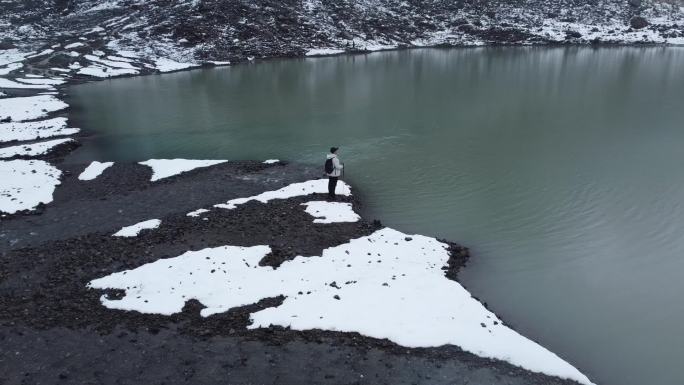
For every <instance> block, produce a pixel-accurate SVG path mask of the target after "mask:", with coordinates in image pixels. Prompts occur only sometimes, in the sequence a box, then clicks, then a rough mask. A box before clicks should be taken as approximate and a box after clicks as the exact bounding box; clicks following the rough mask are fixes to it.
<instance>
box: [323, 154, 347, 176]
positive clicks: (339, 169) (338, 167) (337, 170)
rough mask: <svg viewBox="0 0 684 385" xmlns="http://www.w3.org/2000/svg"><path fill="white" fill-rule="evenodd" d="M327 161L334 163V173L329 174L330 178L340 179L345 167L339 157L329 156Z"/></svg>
mask: <svg viewBox="0 0 684 385" xmlns="http://www.w3.org/2000/svg"><path fill="white" fill-rule="evenodd" d="M326 159H332V161H333V172H331V173H329V174H328V176H336V177H339V176H340V175H342V169H343V168H344V165H343V164H342V162H340V160H339V159H338V158H337V155H335V154H328V156H327V158H326Z"/></svg>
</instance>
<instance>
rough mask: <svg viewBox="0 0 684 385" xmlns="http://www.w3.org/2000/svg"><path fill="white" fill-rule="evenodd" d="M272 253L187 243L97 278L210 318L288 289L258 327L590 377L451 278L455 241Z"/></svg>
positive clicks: (132, 299)
mask: <svg viewBox="0 0 684 385" xmlns="http://www.w3.org/2000/svg"><path fill="white" fill-rule="evenodd" d="M269 252H270V248H269V247H268V246H267V245H263V246H254V247H236V246H221V247H215V248H207V249H203V250H200V251H188V252H186V253H184V254H182V255H180V256H178V257H175V258H169V259H161V260H158V261H156V262H152V263H149V264H146V265H143V266H141V267H139V268H137V269H133V270H127V271H122V272H119V273H114V274H111V275H109V276H106V277H103V278H100V279H95V280H93V281H91V282H90V284H89V286H90V287H91V288H95V289H121V290H124V291H125V292H126V295H125V296H124V297H123V298H121V299H109V298H108V297H107V296H103V297H102V298H101V301H102V304H103V305H105V306H107V307H109V308H112V309H121V310H133V311H138V312H142V313H157V314H164V315H170V314H174V313H178V312H180V311H181V309H182V308H183V306H184V304H185V302H186V301H188V300H190V299H196V300H198V301H200V302H201V303H202V304H203V305H204V306H206V308H204V309H203V310H202V315H203V316H204V317H208V316H211V315H212V314H216V313H222V312H226V311H228V310H230V309H232V308H234V307H238V306H244V305H249V304H252V303H255V302H258V301H260V300H262V299H265V298H272V297H277V296H280V295H283V296H285V300H284V302H283V303H282V304H281V305H279V306H276V307H271V308H267V309H264V310H261V311H257V312H255V313H253V314H252V315H251V322H252V324H251V325H250V326H249V327H250V328H261V327H268V326H270V325H279V326H283V327H288V328H292V329H295V330H310V329H323V330H333V331H342V332H358V333H361V334H363V335H366V336H369V337H374V338H386V339H389V340H390V341H393V342H395V343H397V344H399V345H402V346H406V347H433V346H442V345H456V346H459V347H461V348H462V349H464V350H466V351H469V352H472V353H474V354H477V355H479V356H482V357H488V358H495V359H499V360H504V361H508V362H510V363H512V364H514V365H517V366H520V367H523V368H525V369H528V370H531V371H535V372H541V373H545V374H548V375H552V376H558V377H561V378H569V379H573V380H576V381H578V382H580V383H583V384H590V383H591V382H590V381H589V380H588V379H587V377H586V376H584V375H583V374H582V373H580V372H579V371H578V370H577V369H575V368H574V367H572V366H571V365H570V364H568V363H567V362H565V361H563V360H562V359H560V358H559V357H558V356H556V355H555V354H553V353H551V352H550V351H548V350H547V349H545V348H543V347H542V346H540V345H538V344H536V343H534V342H532V341H531V340H529V339H527V338H525V337H523V336H521V335H520V334H518V333H516V332H515V331H513V330H512V329H510V328H508V327H507V326H505V325H503V324H502V322H501V320H500V319H499V318H498V317H497V316H496V315H495V314H494V313H492V312H490V311H489V310H487V309H486V308H485V307H484V306H483V305H482V304H481V303H480V302H478V301H477V300H475V299H474V298H472V296H471V295H470V293H469V292H468V291H466V290H465V289H464V288H463V287H462V286H461V285H460V284H458V283H457V282H455V281H452V280H450V279H448V278H446V277H445V275H444V271H443V270H442V267H444V266H446V265H447V261H448V259H449V253H448V245H446V244H444V243H441V242H439V241H437V240H436V239H434V238H429V237H424V236H421V235H407V234H403V233H401V232H399V231H396V230H392V229H388V228H385V229H382V230H379V231H377V232H375V233H373V234H372V235H370V236H367V237H362V238H358V239H353V240H351V241H349V242H348V243H346V244H343V245H340V246H336V247H331V248H328V249H326V250H324V251H323V253H322V255H321V256H314V257H297V258H295V259H294V260H291V261H286V262H284V263H283V264H282V265H281V266H280V267H279V268H277V269H273V267H270V266H260V265H259V261H260V260H261V259H262V258H264V257H265V256H266V255H267V254H268V253H269ZM444 298H448V299H449V300H448V301H444Z"/></svg>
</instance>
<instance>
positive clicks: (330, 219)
mask: <svg viewBox="0 0 684 385" xmlns="http://www.w3.org/2000/svg"><path fill="white" fill-rule="evenodd" d="M302 205H303V206H306V210H305V211H306V212H307V213H309V214H311V216H312V217H314V218H316V219H314V223H339V222H358V221H359V219H361V217H359V215H358V214H356V213H355V212H354V210H353V209H352V205H351V203H345V202H326V201H311V202H306V203H302Z"/></svg>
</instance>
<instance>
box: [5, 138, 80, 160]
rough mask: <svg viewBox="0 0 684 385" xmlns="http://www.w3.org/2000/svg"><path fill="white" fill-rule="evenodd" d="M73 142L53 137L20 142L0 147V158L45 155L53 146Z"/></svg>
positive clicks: (68, 139)
mask: <svg viewBox="0 0 684 385" xmlns="http://www.w3.org/2000/svg"><path fill="white" fill-rule="evenodd" d="M70 142H74V140H73V139H70V138H65V139H54V140H48V141H45V142H38V143H31V144H20V145H17V146H11V147H4V148H0V159H6V158H13V157H15V156H22V157H34V156H39V155H45V154H47V153H49V152H50V151H52V150H53V149H54V148H55V147H57V146H61V145H63V144H67V143H70Z"/></svg>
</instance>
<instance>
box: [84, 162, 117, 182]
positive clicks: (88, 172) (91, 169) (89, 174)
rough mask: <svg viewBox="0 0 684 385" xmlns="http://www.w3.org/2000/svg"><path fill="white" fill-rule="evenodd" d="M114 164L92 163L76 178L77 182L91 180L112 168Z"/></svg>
mask: <svg viewBox="0 0 684 385" xmlns="http://www.w3.org/2000/svg"><path fill="white" fill-rule="evenodd" d="M113 165H114V162H98V161H94V162H92V163H90V164H89V165H88V167H86V168H85V170H83V172H82V173H81V175H79V176H78V179H79V180H93V179H95V178H97V177H98V176H100V175H101V174H102V173H103V172H104V170H106V169H108V168H110V167H112V166H113Z"/></svg>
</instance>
